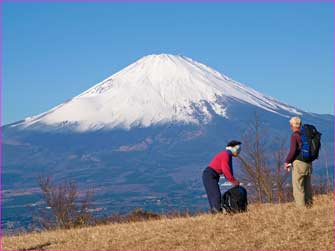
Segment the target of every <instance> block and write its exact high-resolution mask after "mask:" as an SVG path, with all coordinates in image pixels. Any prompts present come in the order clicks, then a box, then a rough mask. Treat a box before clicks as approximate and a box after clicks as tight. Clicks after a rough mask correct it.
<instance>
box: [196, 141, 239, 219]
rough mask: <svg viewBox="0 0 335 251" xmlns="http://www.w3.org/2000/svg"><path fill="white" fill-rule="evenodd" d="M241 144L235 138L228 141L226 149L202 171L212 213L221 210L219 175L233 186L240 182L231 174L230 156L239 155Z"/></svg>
mask: <svg viewBox="0 0 335 251" xmlns="http://www.w3.org/2000/svg"><path fill="white" fill-rule="evenodd" d="M241 144H242V143H241V142H239V141H236V140H232V141H230V142H229V143H228V144H227V146H226V150H224V151H222V152H220V153H218V154H217V155H216V156H215V157H214V158H213V159H212V161H211V162H210V163H209V164H208V167H207V168H206V169H205V170H204V171H203V174H202V181H203V184H204V187H205V190H206V194H207V198H208V202H209V206H210V210H211V212H212V213H218V212H222V208H221V191H220V187H219V180H220V175H221V174H223V175H224V176H225V177H226V179H227V180H228V181H230V182H231V183H232V185H233V186H238V185H239V184H240V182H239V181H238V180H236V179H235V177H234V174H233V163H232V157H237V156H238V155H239V153H240V152H241Z"/></svg>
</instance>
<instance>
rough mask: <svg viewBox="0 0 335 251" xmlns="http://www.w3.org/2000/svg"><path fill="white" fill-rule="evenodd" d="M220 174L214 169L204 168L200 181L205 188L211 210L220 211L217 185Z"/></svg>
mask: <svg viewBox="0 0 335 251" xmlns="http://www.w3.org/2000/svg"><path fill="white" fill-rule="evenodd" d="M219 179H220V176H219V175H218V174H216V173H215V171H214V170H208V169H205V171H204V172H203V175H202V181H203V183H204V187H205V190H206V194H207V198H208V202H209V206H210V209H211V211H212V212H221V211H222V209H221V192H220V187H219V184H218V182H219Z"/></svg>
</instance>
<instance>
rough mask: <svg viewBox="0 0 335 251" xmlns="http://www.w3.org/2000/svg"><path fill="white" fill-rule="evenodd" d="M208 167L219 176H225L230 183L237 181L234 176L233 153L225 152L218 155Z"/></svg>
mask: <svg viewBox="0 0 335 251" xmlns="http://www.w3.org/2000/svg"><path fill="white" fill-rule="evenodd" d="M208 166H209V167H210V168H212V169H214V171H216V172H217V173H218V174H219V175H220V174H223V175H224V176H225V177H226V179H227V180H228V181H230V182H233V181H235V178H234V175H233V162H232V153H231V151H227V150H225V151H222V152H220V153H218V154H217V155H216V156H215V157H214V158H213V159H212V161H211V162H210V163H209V164H208Z"/></svg>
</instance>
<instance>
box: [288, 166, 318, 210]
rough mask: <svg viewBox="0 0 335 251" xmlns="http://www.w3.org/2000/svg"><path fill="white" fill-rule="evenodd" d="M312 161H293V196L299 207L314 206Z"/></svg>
mask: <svg viewBox="0 0 335 251" xmlns="http://www.w3.org/2000/svg"><path fill="white" fill-rule="evenodd" d="M311 175H312V163H306V162H303V161H300V160H295V161H293V170H292V185H293V197H294V200H295V203H296V205H297V206H299V207H304V206H312V204H313V194H312V182H311Z"/></svg>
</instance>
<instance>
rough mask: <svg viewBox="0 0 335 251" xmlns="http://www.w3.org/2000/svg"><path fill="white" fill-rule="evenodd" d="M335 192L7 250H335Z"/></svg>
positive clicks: (6, 242) (40, 238)
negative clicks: (298, 202)
mask: <svg viewBox="0 0 335 251" xmlns="http://www.w3.org/2000/svg"><path fill="white" fill-rule="evenodd" d="M333 196H334V195H333V193H331V194H328V195H321V196H318V197H316V198H315V202H316V203H315V206H314V207H313V208H311V209H299V208H296V207H295V206H294V205H293V204H292V203H287V204H281V205H273V204H265V205H250V207H249V209H250V210H249V212H247V213H244V214H237V215H233V216H230V215H225V214H221V215H207V214H204V215H201V216H196V217H186V218H176V219H161V220H153V221H147V222H134V223H124V224H111V225H104V226H97V227H88V228H81V229H71V230H57V231H50V232H43V233H32V234H24V235H20V236H11V237H4V238H3V239H2V249H3V250H29V249H38V250H42V249H47V250H130V249H132V250H192V249H193V250H246V249H247V250H257V249H258V250H260V249H261V250H334V239H333V238H334V198H333Z"/></svg>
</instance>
